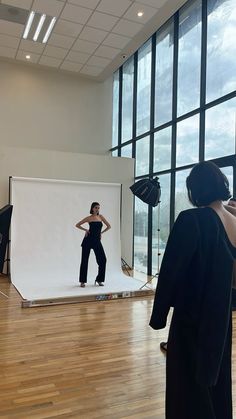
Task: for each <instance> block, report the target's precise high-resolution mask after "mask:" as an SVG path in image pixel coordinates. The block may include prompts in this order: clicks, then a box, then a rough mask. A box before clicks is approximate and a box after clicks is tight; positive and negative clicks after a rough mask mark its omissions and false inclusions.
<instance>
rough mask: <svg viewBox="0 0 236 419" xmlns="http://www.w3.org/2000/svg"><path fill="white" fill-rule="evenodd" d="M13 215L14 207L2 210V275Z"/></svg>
mask: <svg viewBox="0 0 236 419" xmlns="http://www.w3.org/2000/svg"><path fill="white" fill-rule="evenodd" d="M11 214H12V205H6V206H5V207H3V208H2V209H0V273H1V272H2V271H3V266H4V261H5V254H6V247H7V244H8V241H9V228H10V224H11Z"/></svg>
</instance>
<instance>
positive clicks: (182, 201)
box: [175, 169, 193, 217]
mask: <svg viewBox="0 0 236 419" xmlns="http://www.w3.org/2000/svg"><path fill="white" fill-rule="evenodd" d="M189 173H190V169H188V170H181V171H179V172H176V178H175V217H177V215H178V214H179V213H180V212H181V211H183V210H186V209H188V208H193V206H192V204H191V203H190V202H189V199H188V192H187V188H186V178H187V176H188V175H189Z"/></svg>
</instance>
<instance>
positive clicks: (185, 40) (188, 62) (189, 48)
mask: <svg viewBox="0 0 236 419" xmlns="http://www.w3.org/2000/svg"><path fill="white" fill-rule="evenodd" d="M201 26H202V25H201V1H200V0H198V1H195V2H194V3H192V4H191V5H190V6H188V7H184V8H183V9H182V11H181V12H180V15H179V55H178V109H177V113H178V116H179V115H183V114H185V113H187V112H190V111H192V110H193V109H196V108H198V107H199V105H200V73H201V64H200V62H201Z"/></svg>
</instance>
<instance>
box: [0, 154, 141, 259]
mask: <svg viewBox="0 0 236 419" xmlns="http://www.w3.org/2000/svg"><path fill="white" fill-rule="evenodd" d="M9 176H22V177H40V178H47V179H65V180H67V179H68V180H80V181H88V182H111V183H113V182H114V183H121V184H122V219H121V254H122V257H123V258H124V259H125V260H126V261H127V263H129V264H130V265H131V264H132V242H133V240H132V237H133V210H132V208H133V195H132V193H131V191H130V189H129V186H130V185H131V184H133V176H134V160H133V159H127V158H118V157H110V156H98V155H89V154H79V153H66V152H59V151H49V150H42V149H32V148H31V149H30V148H22V147H21V148H20V147H5V146H0V208H1V207H3V206H4V205H6V204H7V203H8V184H9V182H8V180H9ZM35 199H37V196H35ZM96 199H97V198H96ZM93 200H94V198H93V197H91V201H93ZM101 206H102V202H101ZM84 211H85V216H86V215H87V213H88V211H89V208H84ZM104 216H105V217H106V218H107V219H108V220H109V214H105V213H104Z"/></svg>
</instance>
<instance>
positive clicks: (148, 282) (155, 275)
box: [139, 201, 161, 291]
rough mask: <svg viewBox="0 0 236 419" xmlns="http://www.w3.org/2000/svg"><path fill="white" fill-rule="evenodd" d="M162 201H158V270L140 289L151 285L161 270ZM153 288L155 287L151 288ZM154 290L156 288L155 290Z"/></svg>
mask: <svg viewBox="0 0 236 419" xmlns="http://www.w3.org/2000/svg"><path fill="white" fill-rule="evenodd" d="M160 202H161V201H159V202H158V204H159V205H158V208H157V272H156V273H155V274H154V275H152V276H151V278H149V279H148V280H147V281H146V282H145V284H143V285H142V286H141V287H140V288H139V289H140V290H141V289H143V288H144V287H146V286H147V285H149V284H150V283H151V282H152V280H153V278H157V277H158V275H159V272H160V256H161V253H160ZM151 289H152V290H153V288H151ZM153 291H154V290H153Z"/></svg>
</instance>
